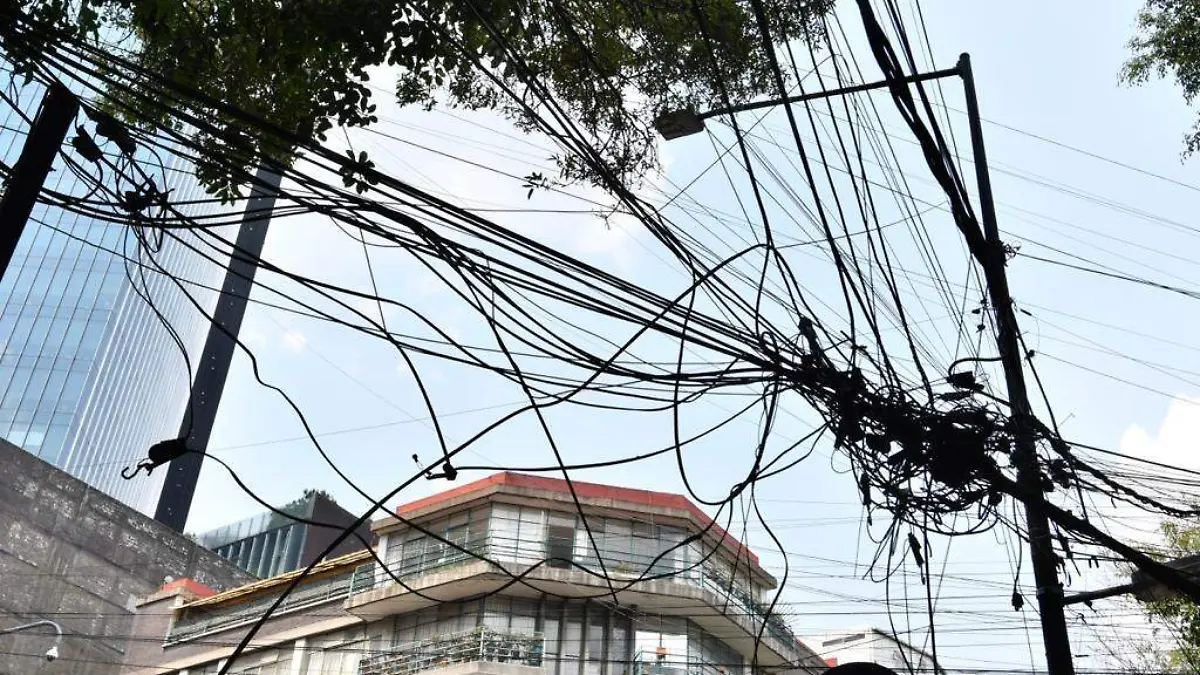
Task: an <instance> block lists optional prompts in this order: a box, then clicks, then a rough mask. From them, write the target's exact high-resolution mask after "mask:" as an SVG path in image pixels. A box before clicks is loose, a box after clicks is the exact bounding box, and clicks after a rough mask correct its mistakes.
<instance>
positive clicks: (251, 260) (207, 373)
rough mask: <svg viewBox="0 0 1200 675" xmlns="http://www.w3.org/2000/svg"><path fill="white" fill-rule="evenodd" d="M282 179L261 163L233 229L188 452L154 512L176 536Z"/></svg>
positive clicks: (195, 390) (187, 426) (172, 470)
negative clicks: (233, 245)
mask: <svg viewBox="0 0 1200 675" xmlns="http://www.w3.org/2000/svg"><path fill="white" fill-rule="evenodd" d="M282 181H283V174H282V172H280V171H277V170H275V169H274V168H271V167H268V166H266V165H264V166H262V167H261V168H260V169H259V170H258V175H257V176H255V180H254V185H253V187H252V188H251V191H250V198H249V200H247V204H246V211H245V213H244V215H243V216H242V224H241V226H240V229H239V230H238V236H237V250H236V251H234V254H233V257H232V258H231V260H230V261H229V268H228V269H227V270H226V271H225V281H224V283H222V284H221V296H220V297H219V298H217V308H216V311H214V312H213V320H212V324H211V325H210V326H209V329H208V337H207V338H205V340H204V351H203V352H202V353H201V355H200V360H199V362H198V367H197V370H196V381H195V382H193V383H192V391H191V394H190V396H189V400H188V408H187V411H186V412H185V413H184V416H183V424H182V425H181V426H180V431H179V436H180V438H184V440H185V441H186V443H187V448H188V449H189V450H192V451H193V452H189V453H187V454H185V455H183V456H181V457H177V458H175V459H174V460H172V461H171V463H170V464H169V465H167V478H166V481H165V484H164V485H163V491H162V494H161V495H160V496H159V498H158V508H157V509H156V510H155V513H154V519H155V520H157V521H158V522H160V523H162V524H164V525H166V526H167V527H170V528H171V529H173V530H175V531H176V532H183V528H184V525H186V524H187V518H188V512H189V511H190V510H191V507H192V497H193V496H194V495H195V493H196V482H197V481H198V480H199V478H200V467H201V466H202V464H203V462H204V455H203V454H202V453H203V452H204V451H205V450H207V449H208V440H209V437H210V436H211V435H212V428H213V423H214V422H215V421H216V418H217V408H218V406H219V405H220V403H221V394H222V392H223V391H224V389H225V380H226V378H228V376H229V366H230V363H231V362H232V360H233V352H234V349H236V348H237V335H238V331H240V330H241V327H242V318H243V317H245V315H246V305H247V304H248V303H249V298H250V290H251V289H252V288H253V287H254V273H255V272H256V271H257V270H258V259H259V257H260V256H261V255H262V250H263V244H264V242H265V241H266V239H267V226H268V225H269V224H270V222H271V212H272V210H273V209H274V207H275V196H276V195H277V194H278V192H279V186H280V184H281V183H282ZM189 434H190V435H189ZM185 436H186V438H185Z"/></svg>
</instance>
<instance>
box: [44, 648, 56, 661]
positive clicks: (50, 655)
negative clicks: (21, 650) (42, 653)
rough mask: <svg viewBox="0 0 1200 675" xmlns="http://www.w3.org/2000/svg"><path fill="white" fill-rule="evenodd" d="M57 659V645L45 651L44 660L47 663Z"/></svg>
mask: <svg viewBox="0 0 1200 675" xmlns="http://www.w3.org/2000/svg"><path fill="white" fill-rule="evenodd" d="M57 658H58V645H54V646H53V647H51V648H50V649H47V650H46V660H47V661H53V660H54V659H57Z"/></svg>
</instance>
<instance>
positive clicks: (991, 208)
mask: <svg viewBox="0 0 1200 675" xmlns="http://www.w3.org/2000/svg"><path fill="white" fill-rule="evenodd" d="M955 75H957V76H958V77H961V78H962V80H963V85H964V88H965V89H966V99H967V116H968V120H969V123H970V127H971V146H972V150H973V152H974V155H975V177H976V180H977V181H978V184H979V201H980V211H981V219H982V226H983V234H984V241H985V245H986V248H985V250H983V251H972V255H974V256H975V258H976V260H977V261H978V263H979V265H980V266H981V267H982V268H983V273H984V277H985V279H986V280H987V286H988V294H989V298H990V301H991V304H992V307H993V311H994V312H995V316H996V326H997V340H996V341H997V347H998V349H999V351H1000V356H1001V361H1002V363H1003V367H1004V378H1005V383H1006V385H1007V389H1008V397H1009V403H1010V405H1011V407H1012V411H1013V425H1014V427H1015V432H1016V434H1015V435H1016V444H1017V447H1016V451H1015V453H1014V458H1015V460H1016V465H1017V484H1018V486H1019V487H1020V488H1021V491H1022V492H1023V493H1025V494H1024V495H1023V496H1024V499H1022V501H1023V502H1024V504H1025V517H1026V526H1027V528H1028V530H1029V540H1030V541H1029V545H1030V558H1031V560H1032V563H1033V565H1032V566H1033V577H1034V582H1035V584H1036V585H1037V601H1038V610H1039V612H1040V614H1041V624H1042V639H1043V641H1044V643H1045V648H1046V666H1047V669H1048V670H1049V672H1050V675H1074V672H1075V667H1074V664H1073V663H1072V657H1071V641H1070V635H1069V634H1068V633H1067V620H1066V615H1065V613H1064V610H1063V588H1062V584H1061V583H1060V582H1059V579H1058V569H1057V567H1058V563H1057V559H1056V556H1055V553H1054V545H1053V540H1052V539H1051V537H1050V520H1049V518H1048V517H1047V516H1046V512H1045V508H1044V506H1043V505H1044V504H1045V496H1044V493H1043V492H1042V487H1041V473H1040V471H1039V469H1038V464H1037V446H1036V444H1035V442H1034V436H1033V433H1032V432H1033V430H1034V428H1035V425H1034V424H1033V422H1034V416H1033V408H1032V406H1031V405H1030V403H1029V391H1028V388H1027V387H1026V385H1025V371H1024V368H1023V365H1022V354H1021V347H1020V338H1019V335H1020V333H1019V329H1018V328H1017V317H1016V313H1015V312H1014V311H1013V306H1012V295H1011V294H1010V293H1009V289H1008V276H1007V272H1006V269H1005V263H1006V259H1005V258H1006V255H1005V250H1004V242H1002V241H1001V240H1000V230H999V227H998V226H997V224H996V205H995V202H994V201H993V198H992V182H991V176H990V174H989V172H988V165H987V151H986V148H985V147H984V142H983V125H982V120H981V118H980V116H979V101H978V98H977V96H976V93H975V78H974V74H973V73H972V71H971V57H970V55H968V54H963V55H962V56H960V57H959V61H958V65H957V66H955V67H954V68H950V69H947V70H937V71H933V72H929V73H922V74H918V75H911V76H909V77H904V78H900V79H897V80H884V81H881V82H871V83H868V84H859V85H854V86H849V87H843V88H840V89H829V90H825V91H818V92H811V93H807V94H803V95H800V96H790V97H786V98H779V99H772V100H768V101H759V102H755V103H746V104H742V105H737V106H733V107H729V108H721V109H716V110H709V111H706V112H696V111H693V110H678V111H673V112H669V113H667V114H664V115H662V116H661V117H659V118H658V119H657V120H655V122H654V124H655V127H656V128H657V129H658V131H659V133H660V134H661V135H662V136H663V138H665V139H666V140H672V139H675V138H681V137H683V136H690V135H692V134H695V133H699V132H700V131H702V130H703V129H704V120H706V119H708V118H710V117H716V116H719V115H729V114H734V113H738V112H743V111H746V110H757V109H761V108H767V107H771V106H776V105H782V104H784V103H798V102H806V101H813V100H818V99H824V98H828V97H831V96H844V95H846V94H853V93H861V92H867V91H874V90H876V89H883V88H885V87H889V86H892V85H894V84H897V83H905V84H908V83H917V82H924V81H928V80H936V79H940V78H943V77H949V76H955Z"/></svg>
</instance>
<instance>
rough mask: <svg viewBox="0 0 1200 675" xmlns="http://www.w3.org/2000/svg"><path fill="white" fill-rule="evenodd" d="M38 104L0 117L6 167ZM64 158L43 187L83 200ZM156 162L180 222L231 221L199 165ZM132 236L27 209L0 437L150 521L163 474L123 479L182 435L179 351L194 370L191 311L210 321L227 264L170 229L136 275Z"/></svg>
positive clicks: (106, 225) (196, 332)
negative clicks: (146, 268) (155, 449)
mask: <svg viewBox="0 0 1200 675" xmlns="http://www.w3.org/2000/svg"><path fill="white" fill-rule="evenodd" d="M0 62H3V60H0ZM4 64H5V65H6V66H8V67H10V68H11V65H10V64H8V63H7V62H4ZM77 89H82V87H77ZM43 93H44V88H43V87H42V86H41V85H39V84H37V83H30V84H27V85H25V86H22V87H21V88H20V90H19V91H18V92H17V95H16V103H17V105H16V107H13V106H10V105H3V106H0V109H2V110H0V162H4V163H5V165H6V166H12V165H13V163H14V162H15V161H16V159H17V157H18V156H19V154H20V152H21V150H22V148H23V145H24V143H25V139H26V138H27V136H28V132H29V122H28V120H29V119H30V117H32V116H33V115H34V114H35V113H36V112H37V110H38V106H39V103H40V101H41V99H42V96H43ZM69 154H70V151H69V150H67V149H64V151H63V152H62V153H60V154H59V156H58V158H57V159H56V160H55V162H54V170H53V172H52V173H51V174H50V177H49V179H48V180H47V183H46V187H47V188H48V189H52V190H57V191H58V192H60V193H62V194H64V195H66V196H67V197H68V198H72V197H75V198H85V197H86V195H88V194H90V193H89V189H91V188H90V187H89V185H88V184H87V182H86V181H83V180H81V179H80V178H78V177H77V176H76V175H75V174H74V173H73V172H72V171H71V170H70V168H69V167H68V166H66V164H65V163H64V159H63V158H64V157H67V156H68V155H69ZM164 154H165V157H163V159H164V160H165V163H166V166H165V168H164V169H163V170H162V171H154V170H151V169H150V165H149V164H147V165H146V168H147V170H150V171H151V174H153V177H154V180H155V181H156V182H157V184H158V188H159V189H161V190H163V191H164V192H169V193H170V194H171V200H172V202H173V203H175V204H178V205H179V207H178V208H179V210H180V211H181V212H182V213H184V214H186V215H187V216H190V217H203V216H216V215H222V214H224V213H226V212H227V211H228V210H229V209H227V208H226V207H221V206H218V205H216V204H215V203H214V202H212V201H211V200H206V199H205V198H206V197H207V195H206V194H205V192H204V191H203V189H202V188H201V187H200V184H199V182H198V181H197V180H196V178H195V176H194V175H193V174H194V173H195V168H194V166H192V165H191V164H189V163H188V162H187V161H186V160H185V159H184V158H183V157H181V156H179V155H172V154H170V153H164ZM142 158H143V159H144V160H150V161H151V163H153V162H155V161H157V160H156V159H154V158H151V157H147V156H143V157H142ZM6 234H7V233H6ZM138 236H139V232H138V231H137V228H133V227H130V226H129V223H128V222H106V221H105V220H104V219H102V218H92V217H89V216H85V215H80V214H77V213H74V212H72V211H70V210H67V209H65V208H63V207H61V206H56V205H53V204H47V203H43V202H39V203H38V204H37V206H36V207H35V208H34V210H33V214H32V216H31V217H30V219H29V221H28V223H27V224H26V226H25V229H24V231H23V233H22V234H21V237H20V239H19V240H18V241H17V245H16V250H15V251H14V253H13V257H12V261H11V262H10V263H9V265H8V269H7V270H5V271H4V274H3V275H2V277H0V438H3V439H5V440H7V441H8V442H10V443H12V444H13V445H16V446H17V447H20V448H22V449H23V450H25V451H27V452H30V453H32V454H34V455H35V456H37V457H40V458H42V459H43V460H45V461H47V462H49V463H51V464H53V465H54V466H56V467H58V468H60V469H62V470H64V471H66V472H67V473H69V474H71V475H72V476H75V477H76V478H79V479H80V480H82V481H84V482H86V483H87V484H89V485H91V486H92V487H94V488H96V489H98V490H100V491H102V492H104V493H105V494H107V495H109V496H110V497H114V498H116V499H118V500H120V501H122V502H124V503H125V504H128V505H129V506H132V507H134V508H136V509H138V510H140V511H142V512H144V513H153V512H154V507H155V504H156V503H157V501H158V498H159V495H160V494H161V492H162V485H163V479H164V477H165V476H166V474H167V471H166V470H165V469H164V470H162V471H156V472H154V474H153V475H151V476H140V477H139V478H138V480H124V479H123V478H122V477H121V469H123V468H125V467H128V466H133V465H134V464H136V463H137V462H138V461H139V460H141V459H143V458H144V457H145V455H146V451H147V449H148V448H149V447H150V445H151V444H153V443H156V442H158V441H161V440H163V439H165V438H174V437H176V436H178V435H179V425H180V423H181V422H182V420H183V413H184V410H185V408H186V407H187V402H188V394H189V390H190V387H191V384H192V383H191V380H190V379H189V374H188V367H187V365H186V364H185V362H184V357H183V355H182V353H181V350H182V349H184V348H186V352H187V354H189V355H191V356H192V359H193V364H192V366H193V367H195V365H196V364H195V363H194V361H195V358H196V356H197V355H198V354H199V353H200V349H201V347H202V346H203V344H204V339H205V336H206V335H207V333H208V329H209V322H208V319H207V318H205V316H204V315H203V314H202V313H201V312H200V311H198V310H197V309H196V307H195V306H193V304H192V301H193V300H194V301H195V302H197V303H199V305H200V306H201V307H204V308H205V311H211V310H212V308H213V307H214V306H215V304H216V300H217V295H216V293H215V292H213V291H211V290H209V289H210V288H211V287H214V286H218V287H219V286H220V283H221V279H222V277H223V276H224V274H225V267H224V265H225V261H226V258H223V257H221V255H220V254H216V253H213V252H211V251H209V252H207V253H205V248H206V246H205V244H204V243H203V242H204V241H205V240H204V239H203V238H201V237H199V235H196V234H194V233H191V232H189V231H188V230H187V229H185V228H176V229H175V230H172V235H171V236H170V237H166V238H165V239H163V240H162V241H161V243H160V244H159V245H160V246H161V248H160V250H158V251H157V252H156V253H155V254H154V256H153V259H154V264H155V265H156V266H161V273H160V270H159V269H154V268H151V269H154V273H146V272H142V273H140V274H139V273H137V272H136V271H135V270H136V265H131V264H130V262H129V261H127V260H126V259H125V256H130V255H131V256H133V257H134V258H137V260H138V261H139V262H141V263H142V264H145V260H146V259H147V257H146V256H140V255H139V254H138V253H137V251H138V242H137V237H138ZM159 236H161V235H159ZM176 238H178V240H176ZM197 246H198V247H199V249H198V250H192V249H190V248H189V247H197ZM204 255H210V256H214V257H215V259H216V260H217V261H218V262H213V261H210V260H208V259H206V258H205V257H204ZM180 279H182V280H184V281H185V282H186V284H187V285H186V286H185V287H184V288H183V289H181V288H180V287H178V286H177V285H176V284H177V283H179V281H178V280H180ZM185 293H186V295H185ZM143 296H144V297H146V298H150V299H151V300H152V301H153V305H154V306H153V307H151V305H150V304H148V303H147V302H146V300H145V299H143ZM189 296H190V298H191V299H189ZM164 322H166V323H167V324H168V326H169V327H165V326H164V325H163V324H164ZM177 340H178V341H179V342H178V343H177V342H176V341H177Z"/></svg>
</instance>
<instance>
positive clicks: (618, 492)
mask: <svg viewBox="0 0 1200 675" xmlns="http://www.w3.org/2000/svg"><path fill="white" fill-rule="evenodd" d="M571 487H574V488H575V495H576V496H577V497H579V499H580V500H581V501H584V502H589V501H590V502H605V504H604V505H605V506H608V507H610V508H621V506H622V505H625V506H627V507H634V510H644V509H646V508H653V509H664V510H674V511H682V512H686V513H687V514H688V516H689V517H690V519H691V520H692V521H693V522H694V523H695V524H696V525H697V527H698V528H699V529H705V528H708V530H709V532H710V533H711V534H712V535H713V536H714V538H716V539H719V540H721V541H723V542H725V543H726V544H727V545H728V546H729V547H730V548H732V549H733V550H734V552H735V553H736V554H738V555H744V556H746V557H747V558H748V559H749V560H750V562H752V563H753V564H754V565H756V566H757V565H758V564H759V563H758V556H757V555H755V554H754V553H753V552H752V551H750V549H748V548H747V547H746V546H745V545H744V544H743V543H742V542H740V541H738V540H737V539H736V538H735V537H734V536H733V535H731V534H729V533H728V532H726V531H725V529H724V528H722V527H721V526H720V525H718V524H716V523H715V522H714V521H713V519H712V518H710V517H709V516H708V514H706V513H705V512H704V511H703V510H701V509H700V507H698V506H696V505H695V504H694V503H692V501H691V500H689V499H688V498H687V497H684V496H683V495H680V494H675V493H671V492H656V491H653V490H638V489H634V488H624V487H617V486H614V485H603V484H600V483H586V482H583V481H578V480H572V481H571V483H570V485H568V484H567V481H565V480H563V479H561V478H550V477H547V476H534V475H530V474H524V473H516V472H513V471H504V472H501V473H497V474H493V475H491V476H488V477H486V478H482V479H480V480H477V481H474V482H471V483H466V484H464V485H459V486H458V487H454V488H451V489H449V490H446V491H443V492H439V493H437V494H434V495H430V496H428V497H423V498H421V499H417V500H414V501H411V502H408V503H406V504H402V505H400V506H399V507H397V509H396V514H397V515H398V516H401V517H403V518H415V517H417V516H421V515H424V514H427V513H430V512H432V511H436V510H440V509H442V508H445V507H447V506H451V505H453V504H458V503H463V502H466V501H470V500H474V499H478V498H481V497H484V496H486V495H489V494H493V493H497V492H509V493H513V492H517V493H520V492H522V491H536V492H550V493H557V494H560V495H564V496H570V494H571ZM394 522H395V521H394V519H384V520H382V521H380V522H378V523H376V525H375V527H376V529H378V528H379V527H383V526H387V525H391V524H393V523H394Z"/></svg>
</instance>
